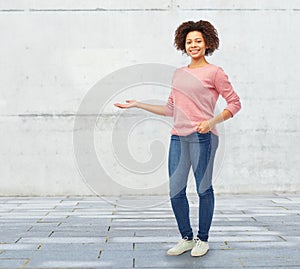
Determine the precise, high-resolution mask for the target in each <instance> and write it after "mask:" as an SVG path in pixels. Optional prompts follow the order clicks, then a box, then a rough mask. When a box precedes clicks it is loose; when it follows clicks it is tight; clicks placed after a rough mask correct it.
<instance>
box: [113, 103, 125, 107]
mask: <svg viewBox="0 0 300 269" xmlns="http://www.w3.org/2000/svg"><path fill="white" fill-rule="evenodd" d="M114 106H115V107H118V108H125V107H127V105H125V104H120V103H115V104H114Z"/></svg>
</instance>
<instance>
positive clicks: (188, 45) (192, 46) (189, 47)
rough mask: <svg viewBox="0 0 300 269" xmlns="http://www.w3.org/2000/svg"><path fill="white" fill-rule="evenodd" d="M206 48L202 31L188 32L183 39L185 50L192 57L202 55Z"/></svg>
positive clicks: (195, 57)
mask: <svg viewBox="0 0 300 269" xmlns="http://www.w3.org/2000/svg"><path fill="white" fill-rule="evenodd" d="M206 49H207V47H206V44H205V41H204V38H203V36H202V33H201V32H199V31H192V32H189V33H188V34H187V36H186V39H185V50H186V52H187V54H188V55H189V56H191V57H192V58H193V59H199V58H201V57H204V55H205V50H206Z"/></svg>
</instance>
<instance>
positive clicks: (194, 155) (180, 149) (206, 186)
mask: <svg viewBox="0 0 300 269" xmlns="http://www.w3.org/2000/svg"><path fill="white" fill-rule="evenodd" d="M218 143H219V138H218V136H216V135H214V134H213V133H211V132H208V133H206V134H200V133H193V134H191V135H188V136H177V135H172V136H171V143H170V151H169V165H168V166H169V178H170V181H169V182H170V199H171V204H172V208H173V212H174V215H175V218H176V221H177V225H178V229H179V231H180V233H181V236H182V238H184V237H187V238H188V239H192V238H193V230H192V227H191V224H190V216H189V211H190V210H189V203H188V199H187V196H186V187H187V179H188V175H189V171H190V168H191V167H192V169H193V173H194V177H195V180H196V187H197V194H198V196H199V227H198V234H197V237H198V238H199V239H200V240H202V241H207V240H208V233H209V230H210V226H211V222H212V218H213V212H214V201H215V200H214V191H213V187H212V173H213V163H214V157H215V153H216V150H217V148H218Z"/></svg>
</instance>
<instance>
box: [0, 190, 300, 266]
mask: <svg viewBox="0 0 300 269" xmlns="http://www.w3.org/2000/svg"><path fill="white" fill-rule="evenodd" d="M189 199H190V205H191V222H192V225H193V229H194V232H195V233H196V231H197V222H198V219H197V218H198V210H197V207H198V197H197V196H196V195H190V196H189ZM299 211H300V197H299V195H295V194H275V195H272V194H269V195H216V210H215V215H214V219H213V225H212V229H211V233H210V251H209V252H208V254H207V255H206V256H204V257H201V258H194V257H191V256H190V253H185V254H183V255H180V256H178V257H169V256H167V255H166V251H167V249H169V248H170V247H172V246H174V244H176V243H177V242H178V240H179V239H180V235H179V232H178V230H177V225H176V222H175V218H174V216H173V213H172V210H171V207H170V202H169V198H168V197H167V196H137V197H135V196H125V197H104V198H103V199H102V198H100V197H93V196H87V197H76V196H75V197H45V198H43V197H5V198H2V197H0V241H1V242H2V244H1V242H0V268H7V269H11V268H32V269H33V268H34V269H36V268H106V269H110V268H118V269H119V268H143V269H147V268H152V269H153V268H160V269H171V268H172V269H176V268H230V269H234V268H259V269H262V268H272V269H273V268H274V269H275V268H300V262H299V257H300V255H299V254H298V253H299V251H300V230H299V226H300V215H299ZM3 239H5V241H3ZM298 256H299V257H298ZM266 257H267V258H266Z"/></svg>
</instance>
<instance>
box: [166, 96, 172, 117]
mask: <svg viewBox="0 0 300 269" xmlns="http://www.w3.org/2000/svg"><path fill="white" fill-rule="evenodd" d="M173 112H174V100H173V93H172V91H171V93H170V95H169V98H168V102H167V104H166V106H165V113H166V116H169V117H172V116H173Z"/></svg>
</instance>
